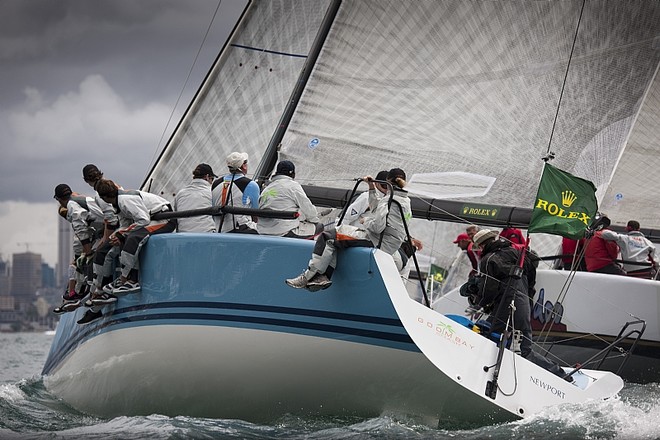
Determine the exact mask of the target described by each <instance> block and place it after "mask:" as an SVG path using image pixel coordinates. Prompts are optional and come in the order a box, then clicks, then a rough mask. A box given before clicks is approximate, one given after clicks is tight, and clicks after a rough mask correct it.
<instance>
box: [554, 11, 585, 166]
mask: <svg viewBox="0 0 660 440" xmlns="http://www.w3.org/2000/svg"><path fill="white" fill-rule="evenodd" d="M585 3H586V0H582V8H581V9H580V17H579V18H578V22H577V26H576V27H575V36H574V37H573V45H572V46H571V53H570V54H569V56H568V63H567V64H566V72H565V73H564V82H563V83H562V85H561V92H560V93H559V101H558V102H557V111H556V112H555V120H554V121H553V122H552V130H551V131H550V140H549V141H548V149H547V151H546V154H550V147H551V145H552V137H553V136H554V133H555V126H556V125H557V118H558V117H559V108H560V107H561V100H562V97H563V96H564V88H565V87H566V80H567V79H568V71H569V69H570V67H571V60H572V59H573V51H574V50H575V43H576V42H577V36H578V31H579V29H580V22H581V21H582V14H583V12H584V5H585Z"/></svg>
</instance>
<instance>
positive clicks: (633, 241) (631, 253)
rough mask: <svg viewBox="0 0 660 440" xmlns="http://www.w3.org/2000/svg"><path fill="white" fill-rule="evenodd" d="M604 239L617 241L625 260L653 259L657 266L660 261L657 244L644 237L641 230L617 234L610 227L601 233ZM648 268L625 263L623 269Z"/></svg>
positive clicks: (648, 261)
mask: <svg viewBox="0 0 660 440" xmlns="http://www.w3.org/2000/svg"><path fill="white" fill-rule="evenodd" d="M601 237H602V238H603V239H604V240H609V241H616V243H617V244H618V245H619V249H620V250H621V259H622V260H625V261H634V262H636V263H650V262H651V261H653V262H654V263H655V267H656V268H657V267H658V264H659V263H660V262H659V261H658V256H657V254H656V252H655V246H654V245H653V243H651V241H650V240H649V239H648V238H646V237H644V234H642V233H641V232H640V231H630V232H629V233H627V234H617V233H616V232H614V231H611V230H609V229H604V230H603V231H602V233H601ZM643 269H646V267H645V266H638V265H635V264H625V263H624V264H623V270H625V271H626V272H631V271H635V270H643Z"/></svg>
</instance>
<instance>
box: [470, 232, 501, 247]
mask: <svg viewBox="0 0 660 440" xmlns="http://www.w3.org/2000/svg"><path fill="white" fill-rule="evenodd" d="M495 237H497V231H491V230H490V229H482V230H480V231H478V232H477V233H476V234H474V237H472V241H473V242H474V244H476V245H477V246H479V245H481V243H483V242H484V241H486V240H488V239H489V238H495Z"/></svg>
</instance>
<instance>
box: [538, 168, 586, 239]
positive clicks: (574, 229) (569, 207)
mask: <svg viewBox="0 0 660 440" xmlns="http://www.w3.org/2000/svg"><path fill="white" fill-rule="evenodd" d="M596 211H598V202H596V187H595V186H594V184H593V183H591V182H590V181H588V180H585V179H581V178H579V177H575V176H574V175H572V174H569V173H567V172H565V171H562V170H560V169H558V168H555V167H553V166H552V165H550V164H547V163H546V164H545V167H544V168H543V176H541V183H540V184H539V190H538V193H537V194H536V200H535V202H534V209H533V210H532V219H531V220H530V222H529V229H528V231H529V232H545V233H547V234H555V235H561V236H564V237H568V238H574V239H578V238H582V237H583V236H584V231H585V228H586V227H587V226H589V224H590V223H591V218H592V217H593V216H594V215H595V214H596Z"/></svg>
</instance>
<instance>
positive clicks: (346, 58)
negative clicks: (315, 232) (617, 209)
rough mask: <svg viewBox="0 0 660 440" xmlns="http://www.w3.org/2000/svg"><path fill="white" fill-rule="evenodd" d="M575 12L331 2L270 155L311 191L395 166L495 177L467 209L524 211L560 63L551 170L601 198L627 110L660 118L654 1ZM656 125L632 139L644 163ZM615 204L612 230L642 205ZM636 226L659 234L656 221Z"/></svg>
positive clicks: (555, 6)
mask: <svg viewBox="0 0 660 440" xmlns="http://www.w3.org/2000/svg"><path fill="white" fill-rule="evenodd" d="M582 4H583V2H582V1H581V0H580V1H568V2H552V1H549V2H529V1H475V2H464V1H460V0H456V1H433V2H431V1H428V2H424V1H422V2H399V1H380V0H379V1H355V2H353V1H344V2H342V5H341V8H340V9H339V12H338V14H337V17H336V20H335V22H334V24H333V27H332V29H331V31H330V34H329V35H328V38H327V40H326V42H325V45H324V47H323V50H322V52H321V55H320V57H319V61H318V63H317V64H316V68H315V70H314V72H313V73H312V76H311V78H310V81H309V82H308V85H307V87H306V89H305V93H304V94H303V96H302V99H301V101H300V103H299V105H298V111H297V112H296V114H295V115H294V117H293V120H292V122H291V124H290V127H289V131H288V132H287V134H286V136H285V137H284V139H283V142H282V151H281V153H282V156H283V158H286V159H291V160H293V161H294V162H295V163H296V164H297V176H298V179H301V180H305V181H306V182H308V183H310V184H316V185H322V186H334V187H341V186H345V185H346V183H345V181H344V179H349V178H351V177H355V176H356V175H360V174H361V173H364V172H365V170H368V171H371V170H378V169H382V168H385V169H386V168H388V167H391V166H395V165H396V166H400V167H401V168H403V169H405V170H407V171H409V172H415V173H423V172H437V171H468V172H472V173H476V174H481V175H485V176H495V177H496V178H497V180H496V182H495V184H494V185H493V187H492V189H491V190H490V191H489V192H488V194H486V195H485V196H483V197H480V198H476V199H474V200H473V201H474V202H478V203H485V204H502V205H509V206H523V207H529V208H531V207H532V205H533V198H534V193H535V188H536V187H537V186H538V182H539V179H540V175H541V171H542V169H543V162H542V160H541V158H542V157H543V156H545V154H546V153H547V151H548V142H549V139H550V134H551V131H552V127H553V120H554V115H555V112H556V109H557V105H558V103H559V97H560V92H561V90H562V84H563V81H564V76H565V74H566V67H567V64H568V62H569V57H570V58H571V59H570V61H571V64H570V69H569V71H568V76H567V79H566V84H565V91H564V96H563V99H562V102H561V107H560V111H559V115H558V120H557V124H556V127H555V130H554V136H553V141H552V145H550V149H551V150H552V151H553V152H554V153H555V155H556V159H555V161H554V162H553V164H554V165H555V166H557V167H559V168H561V169H564V170H566V171H569V172H573V173H574V174H576V175H579V176H581V177H583V178H585V179H588V180H591V181H593V182H594V183H595V184H596V185H597V187H599V188H601V190H600V191H599V192H598V196H599V197H600V198H601V199H602V197H603V193H604V188H605V187H606V186H607V184H608V182H609V181H610V178H611V176H612V174H613V173H614V171H615V166H616V164H617V162H619V161H618V159H619V157H620V156H621V155H622V152H623V151H624V150H625V149H626V145H627V144H626V141H627V140H628V139H629V136H630V133H631V131H632V130H633V127H634V126H635V122H637V125H639V124H640V123H642V118H641V117H639V118H637V115H638V113H640V109H642V114H643V115H645V114H646V113H648V117H647V118H646V119H648V120H655V121H656V122H657V121H658V120H660V118H658V116H659V112H658V107H657V105H656V106H653V105H651V104H648V103H647V101H648V100H651V99H657V98H654V97H655V96H656V95H654V94H653V93H647V91H648V90H649V88H650V86H651V83H652V78H653V75H654V73H655V71H656V69H657V67H658V63H659V61H660V50H659V49H658V35H659V34H660V4H658V2H648V1H630V2H617V1H586V2H585V5H584V11H583V12H582V15H581V9H582ZM580 17H581V18H580ZM578 20H580V25H579V26H578ZM576 32H577V39H576V44H575V49H574V51H573V54H572V57H571V48H572V44H573V40H574V38H575V35H576ZM656 93H657V92H656ZM645 99H646V101H645ZM657 126H658V124H657V123H656V124H655V125H654V126H652V127H649V128H648V129H645V130H644V131H643V132H644V136H646V138H645V139H648V141H647V142H645V145H646V146H647V147H648V148H650V149H654V150H655V153H654V155H651V156H650V157H649V159H650V160H653V159H657V158H658V153H657V151H658V150H659V149H658V145H660V142H658V141H659V140H660V138H659V136H660V135H659V134H658V133H659V130H658V128H657ZM641 136H642V134H641V133H640V137H641ZM634 139H635V136H634V135H633V136H630V141H629V142H632V141H634ZM621 162H623V161H621ZM654 163H655V164H656V165H655V166H656V168H655V169H656V170H657V169H659V168H658V166H657V164H658V162H654ZM649 174H650V175H657V171H656V172H655V173H649ZM633 176H635V175H634V174H633ZM622 179H625V178H623V177H622ZM628 179H629V180H628V181H630V182H635V181H639V180H638V178H637V176H635V177H634V178H632V177H629V178H628ZM656 179H657V177H656ZM631 184H633V185H634V183H631ZM625 193H626V197H625V198H624V199H623V200H622V203H621V205H623V204H624V203H630V205H631V206H635V208H634V209H625V208H624V211H623V212H622V213H621V216H620V217H619V216H617V217H616V218H613V220H614V222H615V223H619V224H620V223H623V224H625V222H626V221H627V220H629V218H628V217H629V216H630V215H637V212H638V209H644V208H648V205H646V206H644V205H645V204H644V203H641V204H640V205H641V206H637V204H636V202H635V198H636V197H637V196H638V195H639V193H638V192H635V191H625ZM633 213H634V214H633ZM639 215H641V214H639ZM612 217H613V216H612ZM644 219H645V220H644V222H645V223H644V226H645V227H659V226H660V218H659V217H658V216H657V215H655V216H650V217H644Z"/></svg>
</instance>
